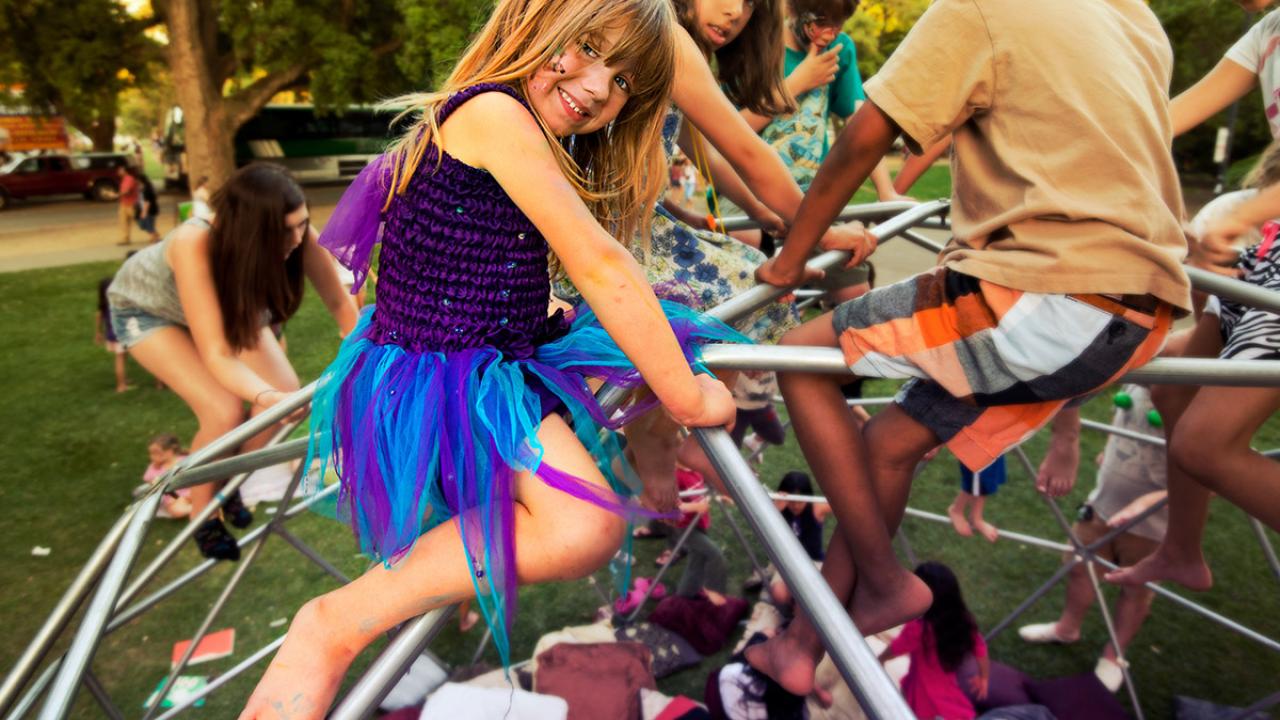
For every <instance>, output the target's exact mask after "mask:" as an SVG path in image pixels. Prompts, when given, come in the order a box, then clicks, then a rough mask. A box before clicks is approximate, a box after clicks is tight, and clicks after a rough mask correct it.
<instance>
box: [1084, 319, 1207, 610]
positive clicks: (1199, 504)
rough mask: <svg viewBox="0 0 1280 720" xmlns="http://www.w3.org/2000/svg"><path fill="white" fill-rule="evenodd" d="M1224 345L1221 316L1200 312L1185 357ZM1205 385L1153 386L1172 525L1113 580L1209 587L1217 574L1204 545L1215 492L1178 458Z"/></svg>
mask: <svg viewBox="0 0 1280 720" xmlns="http://www.w3.org/2000/svg"><path fill="white" fill-rule="evenodd" d="M1221 349H1222V335H1221V332H1220V330H1219V325H1218V319H1217V318H1216V317H1214V316H1212V315H1203V316H1201V318H1200V321H1199V322H1198V323H1196V327H1195V330H1194V331H1192V333H1191V337H1190V339H1189V340H1188V341H1187V346H1186V349H1185V350H1184V353H1183V354H1184V356H1186V357H1215V356H1217V354H1218V353H1219V352H1220V351H1221ZM1200 390H1201V389H1200V388H1199V387H1197V386H1194V385H1157V386H1156V387H1154V388H1152V390H1151V401H1152V403H1153V404H1155V406H1156V409H1157V410H1159V411H1160V417H1161V419H1162V420H1163V421H1164V428H1165V440H1166V442H1167V443H1168V457H1169V460H1168V483H1169V504H1168V507H1169V522H1168V530H1167V531H1166V532H1165V536H1164V540H1163V541H1162V542H1161V543H1160V547H1158V548H1156V551H1155V552H1154V553H1152V554H1151V555H1149V556H1147V557H1146V558H1144V559H1143V560H1141V561H1139V562H1138V563H1136V564H1134V565H1133V566H1132V567H1127V568H1121V569H1119V570H1113V571H1111V572H1109V573H1107V574H1106V579H1107V580H1108V581H1109V582H1113V583H1119V584H1121V585H1142V584H1144V583H1147V582H1151V581H1154V580H1174V581H1176V582H1178V583H1180V584H1182V585H1184V586H1186V587H1188V588H1191V589H1194V590H1207V589H1209V587H1210V586H1211V585H1212V584H1213V574H1212V573H1211V572H1210V571H1209V565H1208V564H1207V563H1205V561H1204V552H1203V550H1202V549H1201V537H1202V534H1203V531H1204V525H1205V522H1206V521H1207V520H1208V517H1209V498H1210V497H1211V496H1210V493H1209V491H1208V489H1206V488H1205V487H1204V486H1203V485H1201V484H1200V483H1198V482H1196V480H1195V478H1193V477H1191V476H1190V475H1188V474H1187V473H1186V472H1185V471H1184V470H1183V468H1182V465H1181V464H1180V463H1179V462H1177V460H1176V457H1175V454H1176V453H1178V447H1177V441H1176V439H1175V438H1176V436H1177V433H1178V427H1179V426H1180V425H1181V424H1182V417H1183V415H1185V414H1186V412H1187V410H1188V409H1189V408H1190V406H1191V403H1192V401H1193V400H1194V399H1195V397H1196V395H1197V394H1198V393H1199V392H1200ZM1211 447H1214V446H1213V445H1209V444H1205V443H1203V442H1202V441H1201V440H1198V439H1194V438H1193V441H1192V443H1191V444H1190V445H1189V446H1187V447H1185V448H1182V449H1183V450H1184V451H1190V452H1196V451H1200V450H1202V449H1203V448H1211Z"/></svg>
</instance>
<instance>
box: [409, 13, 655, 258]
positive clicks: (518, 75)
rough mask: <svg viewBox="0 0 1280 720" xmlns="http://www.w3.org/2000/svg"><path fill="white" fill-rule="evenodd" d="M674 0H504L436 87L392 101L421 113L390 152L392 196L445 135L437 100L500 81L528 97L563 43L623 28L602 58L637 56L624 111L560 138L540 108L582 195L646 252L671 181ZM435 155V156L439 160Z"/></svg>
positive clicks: (614, 61)
mask: <svg viewBox="0 0 1280 720" xmlns="http://www.w3.org/2000/svg"><path fill="white" fill-rule="evenodd" d="M674 23H675V18H674V16H673V14H672V11H671V7H670V0H604V1H601V0H501V2H499V3H498V6H497V7H496V8H495V9H494V11H493V15H492V16H490V18H489V21H488V22H487V23H485V25H484V28H483V29H481V30H480V32H479V34H478V35H476V37H475V39H474V40H472V42H471V44H470V46H468V47H467V50H466V51H465V52H464V53H463V55H462V58H461V59H460V60H459V61H458V65H457V67H455V68H454V70H453V73H452V74H450V75H449V77H448V79H446V80H445V81H444V84H443V85H442V86H441V87H440V89H439V90H438V91H436V92H431V93H419V94H415V95H409V96H405V97H402V98H398V99H396V100H392V101H390V102H389V103H388V104H390V105H398V106H400V107H404V106H406V105H407V106H409V110H407V111H406V113H411V114H415V115H418V118H417V122H415V123H414V125H413V127H411V128H410V129H409V130H408V132H406V133H405V134H404V135H403V136H402V137H401V138H400V139H399V140H398V141H396V143H395V144H394V145H392V147H391V149H390V150H389V151H388V158H389V160H390V162H391V168H392V181H391V191H390V193H389V194H388V196H387V202H388V203H390V202H391V200H392V198H394V196H395V195H397V194H399V193H402V192H404V191H405V188H406V187H408V184H409V180H410V179H411V178H412V177H413V174H414V173H415V172H417V170H418V168H419V166H420V165H421V164H422V161H423V158H424V157H425V156H426V153H427V150H428V148H430V147H431V146H432V145H433V144H434V143H435V141H436V139H437V138H438V137H439V134H440V126H439V122H438V119H437V115H438V113H439V110H440V108H441V107H442V106H443V105H444V103H445V102H446V101H447V100H448V99H449V98H450V97H451V96H452V95H454V94H455V93H457V92H458V91H459V90H462V89H463V88H467V87H470V86H472V85H477V84H480V83H501V84H504V85H508V86H510V87H512V88H514V89H515V90H516V91H517V92H519V93H520V94H521V95H522V96H525V97H527V96H528V87H527V85H528V82H529V79H530V78H531V77H532V76H533V74H534V73H535V72H537V71H538V70H539V69H542V68H544V67H546V66H547V65H549V64H550V63H551V62H552V61H553V60H554V58H555V57H556V56H557V55H560V54H561V53H563V52H564V51H565V49H567V48H572V47H575V46H576V45H577V44H578V43H581V42H583V41H585V40H588V39H598V38H599V37H600V36H602V35H603V34H604V32H605V31H606V30H609V29H613V28H624V32H623V33H622V34H621V36H620V38H619V40H618V42H617V44H616V45H614V46H613V47H611V48H609V50H608V54H607V55H606V56H605V57H604V59H603V62H605V63H606V64H608V65H611V66H616V65H620V64H622V63H627V62H630V63H631V68H632V77H631V78H630V80H631V91H630V94H629V96H628V99H627V102H626V104H625V105H624V106H623V108H622V111H621V112H620V113H619V114H618V117H617V118H616V119H614V121H613V122H612V123H610V124H609V125H608V126H606V127H604V128H602V129H601V130H599V131H598V132H595V133H590V134H587V135H578V136H572V137H568V138H558V137H556V136H555V135H553V134H552V133H551V131H550V130H549V129H548V127H547V124H546V122H545V121H544V120H543V119H542V118H541V117H539V116H538V114H537V113H536V112H535V113H534V117H535V118H537V120H538V124H539V125H540V126H541V127H542V132H543V133H544V134H545V135H546V137H547V142H548V144H550V146H551V148H552V149H553V151H554V152H555V155H556V161H557V162H558V163H559V165H560V169H561V170H562V171H563V172H564V175H565V177H566V178H568V179H569V182H570V183H572V184H573V186H574V188H575V189H576V190H577V191H578V195H579V196H580V197H581V198H582V201H583V202H584V203H585V204H586V205H587V207H588V208H589V209H590V210H591V212H592V214H593V215H595V217H596V218H597V219H598V220H599V221H600V223H601V224H602V225H603V226H604V227H605V228H606V229H607V230H609V231H610V232H611V233H612V234H613V235H614V237H617V238H618V239H619V240H620V241H621V242H622V243H623V244H629V243H630V241H631V240H632V239H633V238H637V237H638V238H640V239H641V243H642V245H643V247H644V248H645V250H646V251H647V250H648V239H649V219H650V217H651V216H652V214H653V205H654V203H655V202H657V199H658V196H659V194H660V193H661V192H662V191H663V189H665V187H666V183H667V172H666V169H667V166H666V155H665V153H664V152H663V149H662V142H661V140H662V122H663V116H664V113H665V111H666V108H667V103H668V98H669V97H670V94H671V84H672V78H673V75H674V73H675V36H674V34H673V33H674V28H675V26H674ZM438 160H439V156H438V155H437V161H438Z"/></svg>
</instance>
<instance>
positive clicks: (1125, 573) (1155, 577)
mask: <svg viewBox="0 0 1280 720" xmlns="http://www.w3.org/2000/svg"><path fill="white" fill-rule="evenodd" d="M1105 577H1106V580H1107V582H1110V583H1115V584H1117V585H1144V584H1146V583H1149V582H1159V581H1161V580H1171V581H1173V582H1176V583H1178V584H1179V585H1181V586H1183V587H1185V588H1187V589H1188V590H1208V589H1209V588H1211V587H1213V572H1212V571H1210V570H1209V566H1208V564H1206V563H1205V561H1204V558H1203V557H1201V558H1198V559H1192V560H1180V559H1177V558H1170V557H1169V556H1168V554H1167V553H1165V552H1164V551H1163V548H1161V549H1157V550H1156V551H1155V552H1154V553H1152V554H1151V555H1148V556H1147V557H1145V558H1143V559H1142V560H1140V561H1139V562H1138V563H1137V564H1135V565H1133V566H1132V567H1127V568H1120V569H1119V570H1112V571H1111V572H1109V573H1107V574H1106V576H1105Z"/></svg>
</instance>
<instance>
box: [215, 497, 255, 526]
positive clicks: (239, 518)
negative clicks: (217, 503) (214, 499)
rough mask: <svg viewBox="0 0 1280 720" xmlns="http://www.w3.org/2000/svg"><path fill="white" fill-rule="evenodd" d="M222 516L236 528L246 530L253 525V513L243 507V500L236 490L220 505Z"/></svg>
mask: <svg viewBox="0 0 1280 720" xmlns="http://www.w3.org/2000/svg"><path fill="white" fill-rule="evenodd" d="M222 514H223V516H225V517H226V518H227V521H228V522H230V523H231V524H232V525H234V526H236V527H238V528H241V529H243V528H247V527H249V525H251V524H252V523H253V512H251V511H250V510H249V508H247V507H245V506H244V500H241V499H240V491H239V490H236V491H235V492H233V493H231V494H230V495H228V496H227V501H226V502H224V503H222Z"/></svg>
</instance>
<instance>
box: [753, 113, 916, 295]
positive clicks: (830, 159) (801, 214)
mask: <svg viewBox="0 0 1280 720" xmlns="http://www.w3.org/2000/svg"><path fill="white" fill-rule="evenodd" d="M900 133H901V130H899V128H898V126H897V124H896V123H894V122H893V120H892V119H890V118H889V116H888V115H885V114H884V112H882V111H881V110H880V108H878V107H876V104H875V103H873V102H871V101H867V102H865V103H863V104H862V107H861V108H859V109H858V112H856V113H854V114H853V117H852V118H851V119H850V120H849V122H848V124H846V125H845V128H844V130H843V131H841V133H840V135H839V136H838V137H837V138H836V141H835V143H834V144H833V145H832V146H831V151H830V152H829V153H828V154H827V159H826V160H824V161H823V163H822V167H820V168H818V174H817V176H816V177H814V179H813V184H812V185H810V186H809V192H807V193H805V196H804V202H803V203H801V204H800V210H799V211H798V212H797V213H796V221H795V223H794V224H793V225H792V226H791V232H790V233H788V234H787V242H786V245H784V246H783V248H782V252H780V253H778V254H777V255H776V256H774V257H773V258H770V259H769V260H768V261H767V262H765V263H764V264H763V265H761V266H760V267H759V268H757V269H756V280H758V281H760V282H764V283H768V284H770V285H776V286H778V287H794V286H796V285H799V284H800V283H802V282H804V281H806V280H808V279H810V278H809V275H807V274H806V272H805V267H804V264H805V261H806V260H808V258H809V255H810V254H811V253H812V252H813V248H814V247H815V246H816V245H817V244H818V241H819V240H820V239H821V238H822V234H823V233H824V232H826V230H827V228H828V227H830V226H831V223H832V222H834V221H835V219H836V218H837V217H838V216H839V215H840V211H841V210H844V206H845V203H847V202H848V201H849V199H850V198H852V197H853V193H854V192H856V191H857V189H858V188H859V187H861V186H862V183H863V182H865V181H866V179H867V177H868V176H870V175H871V171H872V170H874V169H875V167H876V164H877V163H879V162H880V159H881V158H883V157H884V155H885V153H887V152H889V149H890V148H891V147H893V141H894V140H896V139H897V137H898V135H899V134H900ZM865 238H866V239H865V241H864V242H863V244H862V247H860V248H858V249H856V250H854V259H853V260H854V263H857V262H861V261H862V260H864V259H866V257H867V256H868V255H870V254H871V253H872V252H873V251H874V250H875V247H876V241H875V238H874V237H873V236H872V235H871V234H869V233H868V234H867V235H866V236H865Z"/></svg>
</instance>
